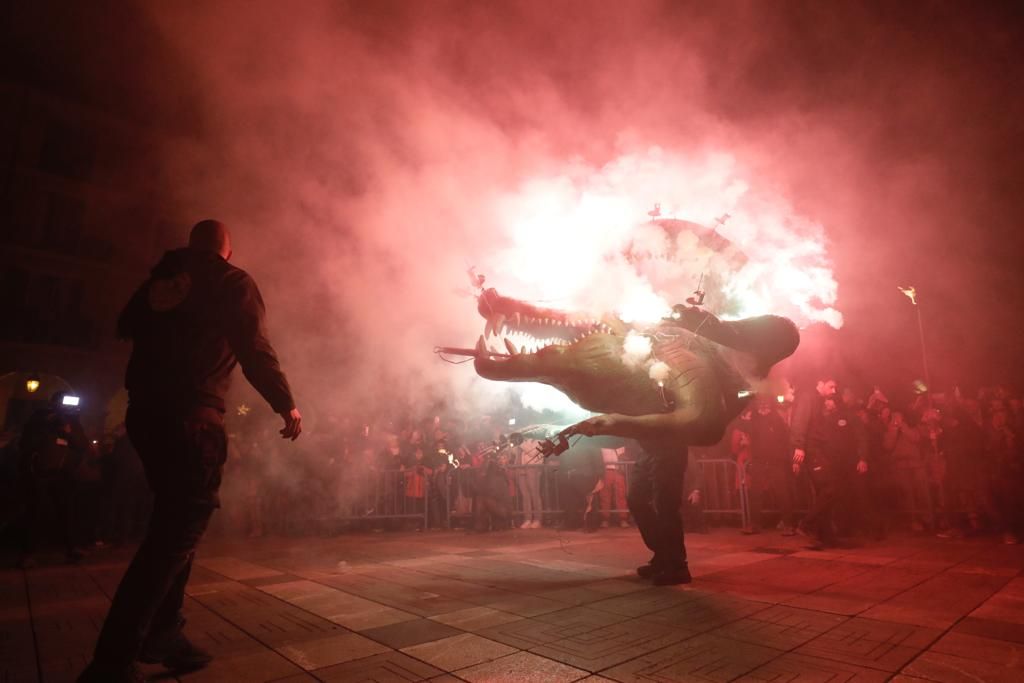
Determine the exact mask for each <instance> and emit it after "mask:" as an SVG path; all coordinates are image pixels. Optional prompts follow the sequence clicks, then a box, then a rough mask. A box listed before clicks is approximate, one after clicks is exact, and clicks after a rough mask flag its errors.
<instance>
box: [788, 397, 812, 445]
mask: <svg viewBox="0 0 1024 683" xmlns="http://www.w3.org/2000/svg"><path fill="white" fill-rule="evenodd" d="M813 413H814V400H813V397H811V396H806V395H805V396H797V398H796V401H794V402H793V417H792V422H791V424H790V432H789V440H790V444H791V445H792V446H793V448H794V449H796V448H799V449H800V450H806V448H807V430H808V429H809V428H810V426H811V416H812V415H813Z"/></svg>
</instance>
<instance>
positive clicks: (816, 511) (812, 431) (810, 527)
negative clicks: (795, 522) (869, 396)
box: [790, 378, 867, 550]
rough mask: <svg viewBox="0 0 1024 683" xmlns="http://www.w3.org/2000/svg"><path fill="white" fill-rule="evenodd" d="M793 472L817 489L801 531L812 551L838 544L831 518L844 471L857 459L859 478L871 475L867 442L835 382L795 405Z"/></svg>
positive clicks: (802, 397) (829, 381) (799, 398)
mask: <svg viewBox="0 0 1024 683" xmlns="http://www.w3.org/2000/svg"><path fill="white" fill-rule="evenodd" d="M790 437H791V442H792V445H793V471H794V472H795V473H799V472H800V471H801V470H802V469H806V471H807V473H808V475H809V476H810V480H811V485H812V486H813V487H814V504H813V505H812V506H811V509H810V510H809V511H808V512H807V516H806V517H804V520H803V522H802V523H801V525H800V531H801V532H803V533H805V534H807V535H808V536H810V537H811V540H812V542H811V549H814V550H820V549H822V548H824V547H826V546H832V545H835V543H836V538H835V530H834V527H833V513H834V510H835V504H836V494H837V490H836V489H837V486H838V485H839V483H840V480H841V478H842V477H843V475H844V474H845V475H846V476H847V477H852V476H853V472H845V473H844V472H843V465H844V464H847V463H850V462H852V461H853V460H851V458H852V459H855V460H856V462H857V465H856V467H855V470H856V472H858V473H864V472H866V471H867V461H866V460H865V457H866V451H867V442H866V441H865V439H864V433H863V429H862V428H861V425H860V424H859V421H858V420H857V418H856V417H855V416H850V415H848V414H847V413H846V411H845V410H844V409H843V406H842V404H841V402H840V401H838V400H837V398H836V382H835V380H834V379H830V378H825V379H822V380H819V381H818V383H817V385H816V386H815V391H814V393H810V392H806V391H802V392H800V393H798V394H797V397H796V401H795V402H794V404H793V420H792V425H791V433H790Z"/></svg>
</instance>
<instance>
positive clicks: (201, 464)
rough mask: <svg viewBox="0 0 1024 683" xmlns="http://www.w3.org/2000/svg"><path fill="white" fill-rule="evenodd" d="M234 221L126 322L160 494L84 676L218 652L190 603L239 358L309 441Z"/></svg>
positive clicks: (132, 423)
mask: <svg viewBox="0 0 1024 683" xmlns="http://www.w3.org/2000/svg"><path fill="white" fill-rule="evenodd" d="M231 254H232V252H231V238H230V234H229V232H228V230H227V228H226V227H225V226H224V224H222V223H220V222H218V221H213V220H205V221H201V222H200V223H197V224H196V225H195V227H193V228H192V231H191V234H190V236H189V244H188V247H186V248H184V249H176V250H173V251H169V252H167V253H166V254H165V255H164V256H163V258H162V259H161V260H160V262H159V263H158V264H157V265H156V267H155V268H153V270H152V272H151V275H150V277H149V278H148V279H147V280H146V281H145V282H144V283H143V284H142V286H141V287H140V288H139V289H138V290H137V291H136V292H135V294H134V295H133V296H132V298H131V300H130V301H129V302H128V305H127V306H126V307H125V309H124V311H123V312H122V313H121V316H120V319H119V320H118V335H119V336H120V337H121V338H123V339H129V340H131V341H132V344H133V346H132V354H131V358H130V360H129V363H128V370H127V373H126V378H125V386H126V387H127V389H128V394H129V407H128V414H127V418H126V427H127V431H128V435H129V437H130V438H131V441H132V444H133V445H134V446H135V449H136V450H137V451H138V454H139V457H140V458H141V460H142V464H143V467H144V469H145V472H146V478H147V481H148V483H149V486H150V488H151V489H152V491H153V511H152V515H151V518H150V523H149V528H148V530H147V532H146V537H145V539H144V540H143V541H142V544H141V545H140V546H139V549H138V551H137V553H136V555H135V557H134V559H133V560H132V562H131V564H130V565H129V567H128V570H127V571H126V572H125V575H124V577H123V578H122V579H121V583H120V585H119V586H118V589H117V592H116V594H115V595H114V599H113V603H112V604H111V607H110V612H109V613H108V614H107V619H106V621H105V623H104V625H103V629H102V631H101V633H100V636H99V640H98V642H97V644H96V649H95V652H94V655H93V660H92V662H91V663H90V664H89V666H88V667H87V668H86V669H85V671H84V672H83V673H82V675H81V676H80V677H79V681H80V683H89V682H92V681H102V682H103V683H116V682H117V681H139V680H144V679H143V678H142V675H141V672H140V670H139V668H138V666H137V665H136V660H141V661H144V662H150V663H162V664H163V665H164V666H166V667H167V668H168V669H171V670H172V671H175V672H182V671H186V670H193V669H197V668H201V667H203V666H205V665H206V664H208V663H209V662H210V660H211V656H210V655H209V654H208V653H206V652H205V651H203V650H202V649H201V648H199V647H198V646H196V645H194V644H193V643H191V642H190V641H189V639H188V638H187V637H186V636H185V635H184V632H183V630H182V629H183V626H184V619H183V618H182V616H181V607H182V602H183V600H184V591H185V584H186V582H187V581H188V577H189V571H190V569H191V567H192V560H193V558H194V556H195V548H196V545H197V544H198V543H199V540H200V539H201V538H202V535H203V533H204V531H205V530H206V527H207V524H208V523H209V520H210V517H211V515H212V514H213V511H214V510H215V509H216V508H218V507H219V506H220V498H219V493H218V492H219V489H220V483H221V472H222V470H223V466H224V461H225V459H226V457H227V437H226V435H225V432H224V419H223V416H224V395H225V392H226V391H227V389H228V386H229V384H230V381H231V373H232V371H233V369H234V368H235V366H236V365H241V366H242V372H243V373H244V374H245V377H246V379H248V380H249V382H250V383H251V384H252V385H253V386H254V387H255V388H256V390H257V391H259V393H260V394H261V395H262V396H263V398H264V399H265V400H266V401H267V402H268V403H269V404H270V406H271V407H272V408H273V410H274V411H275V412H277V413H278V414H279V415H280V416H281V417H282V419H283V420H284V428H283V429H281V432H280V433H281V435H282V436H283V437H284V438H286V439H292V440H294V439H296V438H298V436H299V434H300V432H301V431H302V429H301V424H302V416H301V414H300V413H299V411H298V410H297V409H296V407H295V401H294V400H293V399H292V394H291V390H290V388H289V386H288V381H287V380H286V379H285V376H284V373H283V372H282V371H281V367H280V363H279V362H278V359H277V354H276V353H275V352H274V349H273V347H272V346H271V344H270V341H269V340H268V339H267V334H266V329H265V326H264V314H265V311H264V305H263V299H262V297H261V296H260V292H259V289H258V288H257V287H256V283H255V282H254V281H253V279H252V278H251V277H250V276H249V275H248V273H246V272H245V271H243V270H241V269H239V268H235V267H234V266H232V265H230V264H229V263H228V259H229V258H230V257H231Z"/></svg>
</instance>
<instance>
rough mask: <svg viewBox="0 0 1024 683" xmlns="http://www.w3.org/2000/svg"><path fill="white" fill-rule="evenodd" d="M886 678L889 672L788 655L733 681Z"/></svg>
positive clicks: (865, 681)
mask: <svg viewBox="0 0 1024 683" xmlns="http://www.w3.org/2000/svg"><path fill="white" fill-rule="evenodd" d="M889 676H890V674H889V673H888V672H886V671H879V670H878V669H869V668H867V667H862V666H855V665H853V664H846V663H843V662H837V661H833V660H831V659H821V658H819V657H808V656H807V655H800V654H796V653H793V652H790V653H788V654H784V655H782V656H781V657H779V658H777V659H774V660H772V661H770V662H768V663H767V664H762V665H761V666H759V667H757V668H756V669H754V670H753V671H751V672H750V673H748V674H746V675H744V676H741V677H740V678H738V679H736V680H737V682H742V683H754V682H755V681H764V682H768V681H771V682H772V683H778V682H780V681H787V682H793V683H797V682H798V683H883V682H884V681H887V680H889Z"/></svg>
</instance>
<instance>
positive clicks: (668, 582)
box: [651, 567, 693, 586]
mask: <svg viewBox="0 0 1024 683" xmlns="http://www.w3.org/2000/svg"><path fill="white" fill-rule="evenodd" d="M691 581H693V577H692V576H690V570H689V568H687V567H681V568H680V569H671V570H668V571H663V572H658V573H657V574H655V575H654V580H653V581H651V583H653V584H654V585H655V586H677V585H679V584H681V583H690V582H691Z"/></svg>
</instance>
